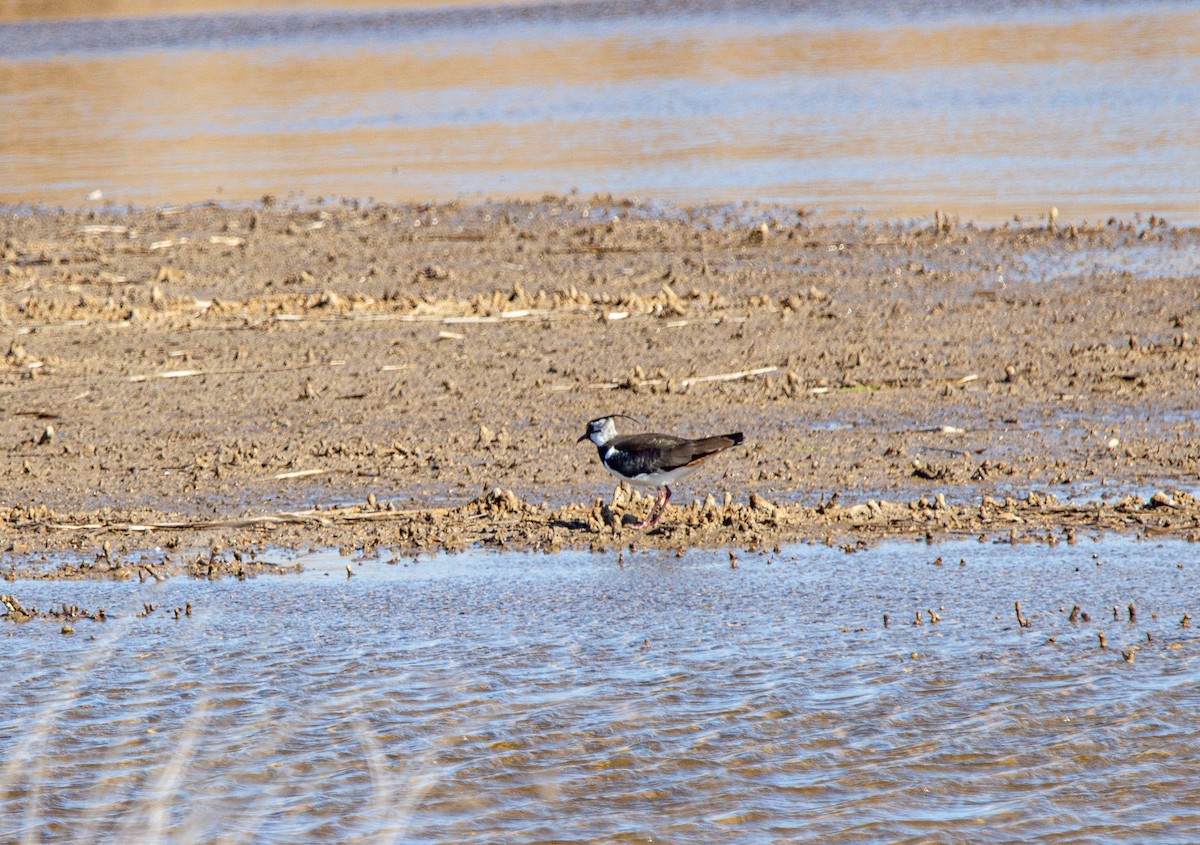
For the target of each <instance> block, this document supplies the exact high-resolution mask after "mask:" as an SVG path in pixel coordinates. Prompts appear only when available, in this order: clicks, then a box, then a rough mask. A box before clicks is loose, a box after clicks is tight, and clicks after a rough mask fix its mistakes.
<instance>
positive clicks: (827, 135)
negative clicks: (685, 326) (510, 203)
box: [0, 0, 1200, 222]
mask: <svg viewBox="0 0 1200 845" xmlns="http://www.w3.org/2000/svg"><path fill="white" fill-rule="evenodd" d="M117 5H118V7H119V8H120V9H121V10H123V11H131V10H132V11H135V12H136V11H137V10H138V9H139V7H138V6H137V4H136V3H133V4H117ZM356 5H359V6H361V5H363V4H356ZM365 5H366V6H367V7H368V8H361V7H359V8H354V7H351V8H338V7H337V6H336V5H335V4H333V3H321V4H315V10H314V9H313V8H312V7H310V9H309V10H306V11H301V12H280V11H278V9H277V8H276V7H273V6H271V4H269V3H268V4H265V5H264V6H263V9H262V10H261V11H259V12H258V13H246V14H229V13H228V7H227V6H224V5H221V4H220V3H219V2H213V3H212V4H209V5H208V6H205V5H204V4H203V3H200V2H195V3H191V2H189V3H185V4H183V5H182V6H180V7H179V8H180V9H182V10H184V11H188V12H193V13H195V14H191V15H189V16H186V17H170V16H167V17H163V16H153V17H107V18H103V19H100V20H86V19H74V20H71V19H68V20H37V19H36V18H37V15H36V14H29V15H28V17H30V18H35V19H34V20H27V21H19V22H15V23H8V24H3V23H0V43H3V44H5V45H6V46H5V48H4V49H3V50H0V109H2V110H3V112H4V114H5V115H6V120H5V121H4V122H3V125H2V128H0V201H2V202H10V203H11V202H20V201H41V202H50V203H64V204H68V205H79V204H81V203H82V202H83V201H84V197H85V196H86V195H87V194H88V193H89V192H91V191H93V190H100V191H102V192H103V193H104V195H105V197H107V198H108V199H111V200H114V201H116V202H119V203H124V202H135V203H159V202H187V201H197V200H203V199H211V198H217V199H225V200H249V199H257V198H258V197H260V196H261V195H263V194H264V193H275V194H280V195H287V194H292V195H306V196H308V197H310V198H311V197H315V196H319V195H338V196H353V197H375V198H377V199H381V200H414V199H415V200H422V199H431V198H453V197H459V196H465V197H474V196H480V195H488V196H496V195H505V196H528V195H538V194H540V193H542V192H544V191H552V192H558V193H563V192H566V191H569V190H571V189H579V190H581V191H583V192H585V193H591V192H595V191H600V192H609V191H611V192H615V193H618V194H636V195H642V196H652V197H657V198H662V199H668V200H680V201H692V202H695V201H710V200H729V199H760V200H780V201H784V202H789V203H797V204H802V205H805V206H809V207H816V208H817V209H819V210H822V211H826V212H830V213H842V214H844V213H846V212H847V211H853V210H865V211H866V212H868V213H871V214H888V215H896V214H920V215H926V214H928V213H930V212H931V210H932V209H933V208H935V207H942V208H944V209H947V210H949V211H951V212H957V213H959V214H961V215H963V216H964V217H971V218H976V219H985V220H986V219H991V220H998V219H1003V218H1005V217H1007V216H1008V215H1011V214H1013V213H1014V212H1021V213H1025V214H1030V213H1039V214H1040V213H1044V212H1045V210H1046V209H1047V208H1048V207H1049V205H1050V204H1057V205H1058V206H1059V207H1060V209H1061V211H1062V213H1063V219H1065V220H1074V219H1079V218H1081V217H1089V216H1090V217H1091V218H1092V219H1093V220H1094V219H1096V218H1099V217H1106V216H1108V215H1110V214H1125V215H1128V214H1129V213H1132V212H1134V211H1143V212H1157V213H1160V214H1166V215H1167V216H1168V218H1169V219H1171V220H1172V221H1174V222H1184V221H1191V222H1200V201H1197V199H1196V194H1195V191H1194V185H1195V184H1196V182H1197V177H1200V141H1197V138H1198V137H1200V133H1198V132H1197V130H1198V129H1200V117H1198V115H1200V84H1198V83H1200V10H1198V9H1197V8H1196V7H1195V5H1194V4H1187V3H1143V2H1127V3H1090V2H1078V3H1072V2H1068V3H1056V4H1040V3H1036V2H1022V0H1011V2H996V3H993V4H989V5H987V6H986V7H983V8H982V9H981V8H980V7H979V6H977V5H976V4H961V5H958V4H954V3H947V2H934V0H928V2H910V3H908V4H903V5H901V6H899V7H897V6H895V5H893V4H884V3H875V2H872V0H865V2H860V3H857V4H849V5H841V4H833V3H822V2H809V3H804V2H788V0H749V2H741V3H727V2H721V1H720V0H693V2H684V0H679V1H678V2H667V0H663V2H655V3H634V2H624V1H623V0H600V2H579V3H548V4H530V5H520V4H514V3H509V4H500V5H488V6H463V5H462V4H444V5H440V6H437V7H433V8H401V9H394V8H391V9H379V8H370V6H371V5H372V4H370V3H368V4H365ZM75 6H76V8H81V7H87V6H88V4H86V3H78V4H75ZM0 8H5V9H12V8H13V7H11V6H3V7H0ZM15 8H16V9H17V13H16V14H14V13H13V12H11V11H9V12H8V13H7V14H5V15H4V16H3V17H0V20H9V21H12V20H14V19H15V18H19V17H20V14H19V12H20V9H21V6H20V5H18V6H17V7H15ZM91 8H93V9H95V10H96V11H97V12H103V11H105V10H106V8H107V6H106V5H105V4H99V3H96V4H92V6H91ZM205 9H208V10H209V12H208V13H207V14H203V13H200V12H203V11H204V10H205Z"/></svg>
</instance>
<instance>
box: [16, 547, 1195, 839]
mask: <svg viewBox="0 0 1200 845" xmlns="http://www.w3.org/2000/svg"><path fill="white" fill-rule="evenodd" d="M739 557H740V559H739V560H738V561H737V567H736V568H732V567H731V565H730V558H729V556H728V554H727V553H726V552H689V553H687V554H685V555H683V556H682V557H680V558H677V557H676V556H674V555H664V554H662V553H628V552H627V553H626V554H625V555H624V559H623V560H621V559H618V558H614V557H612V556H609V555H588V554H564V555H559V556H554V557H551V556H540V555H528V556H526V555H507V554H506V555H497V554H469V555H463V556H455V557H446V558H439V559H436V560H422V561H421V562H420V563H413V562H412V561H411V560H404V561H401V562H397V563H391V564H389V563H387V562H383V561H371V562H367V563H361V564H354V569H355V572H356V573H357V574H356V576H355V577H353V578H349V579H348V578H347V577H346V574H345V564H346V561H345V560H343V559H339V558H337V557H336V556H321V555H314V556H310V557H308V558H306V559H305V561H304V562H305V564H306V572H305V573H304V574H301V575H288V576H280V577H261V578H259V579H257V580H252V581H248V582H244V583H239V582H236V581H229V582H215V583H209V582H193V581H186V580H172V581H168V582H165V583H162V584H159V585H156V586H153V587H150V586H140V585H136V584H112V583H94V584H93V583H83V584H80V583H46V582H15V583H9V584H7V585H6V587H5V591H6V592H11V593H15V594H17V595H18V596H19V598H20V599H21V600H22V601H23V602H24V603H25V604H26V605H36V606H40V607H42V608H46V607H48V606H50V605H54V604H58V603H60V602H62V601H69V602H75V603H79V604H81V605H84V606H87V607H88V608H89V609H93V610H94V609H95V607H96V606H104V607H105V608H106V610H107V611H108V613H109V615H110V619H109V621H108V622H105V623H94V622H89V621H81V622H79V623H76V629H77V633H76V634H75V635H74V636H63V635H62V634H60V633H59V628H60V625H59V624H57V623H50V622H45V621H34V622H29V623H26V624H24V625H19V626H18V625H13V624H11V623H8V622H0V639H2V642H3V650H4V654H5V682H4V684H3V686H0V795H2V796H3V801H2V802H0V840H2V841H5V842H10V841H18V842H19V841H25V842H40V841H134V840H136V841H140V842H154V841H171V842H331V841H346V842H349V841H354V842H414V843H415V842H422V843H426V842H447V843H450V842H455V843H461V842H480V843H483V842H503V841H508V842H517V841H519V842H595V841H632V842H649V841H656V842H687V843H695V842H728V841H743V842H765V841H801V842H934V841H936V842H1015V841H1030V842H1033V841H1036V842H1055V843H1064V842H1080V843H1082V842H1102V841H1109V842H1112V841H1137V842H1185V841H1197V837H1200V784H1198V782H1197V780H1196V778H1195V776H1194V773H1195V771H1196V770H1197V767H1198V766H1200V721H1198V720H1197V718H1196V712H1197V706H1198V705H1200V692H1198V690H1197V685H1196V674H1197V669H1198V668H1200V666H1198V664H1200V638H1198V637H1197V635H1196V628H1192V627H1183V626H1182V625H1181V624H1180V621H1181V619H1182V617H1183V616H1184V614H1185V613H1192V614H1197V608H1198V606H1197V604H1196V602H1197V572H1200V554H1197V552H1196V549H1195V547H1194V546H1193V545H1189V544H1186V543H1182V542H1169V543H1162V544H1160V543H1155V542H1135V541H1132V540H1105V541H1103V542H1093V541H1092V540H1090V539H1082V538H1081V540H1080V542H1079V544H1078V545H1073V546H1068V545H1059V546H1057V547H1053V548H1050V547H1046V546H1034V545H1021V546H1009V545H994V544H980V543H975V542H956V543H945V544H939V545H933V546H926V545H925V544H923V543H911V542H895V543H889V544H886V545H884V546H882V547H879V548H876V549H872V550H868V551H863V552H859V553H855V554H847V553H845V552H842V551H840V550H837V549H831V548H824V547H798V548H793V549H788V550H784V551H783V552H782V553H776V554H771V555H758V554H751V553H747V552H742V553H740V555H739ZM938 559H940V561H941V563H940V565H936V564H935V561H936V560H938ZM960 562H961V563H960ZM1016 600H1020V601H1021V608H1022V613H1023V614H1024V615H1025V616H1026V617H1027V618H1028V619H1029V620H1030V625H1031V627H1029V628H1022V627H1020V626H1019V625H1018V624H1017V622H1016V619H1015V613H1014V607H1013V602H1014V601H1016ZM146 602H151V603H153V604H155V605H156V609H155V610H154V611H153V612H152V613H151V614H150V615H148V616H140V617H139V616H138V615H137V614H138V613H140V612H142V611H143V605H144V603H146ZM186 602H191V604H192V605H193V615H192V616H191V617H190V618H189V617H187V616H184V617H183V618H181V619H178V620H176V619H174V618H173V617H174V613H173V609H174V608H175V607H180V606H183V605H184V604H185V603H186ZM1076 604H1078V605H1079V606H1080V607H1081V608H1082V609H1083V610H1084V611H1086V612H1087V613H1089V614H1090V617H1091V618H1090V621H1086V622H1082V621H1081V622H1077V623H1071V622H1069V621H1068V614H1069V612H1070V609H1071V608H1072V606H1073V605H1076ZM1130 604H1133V605H1134V606H1135V612H1136V618H1135V620H1134V621H1130V620H1129V610H1128V606H1129V605H1130ZM1114 606H1116V607H1117V609H1118V610H1117V614H1118V616H1119V617H1120V618H1119V619H1114V613H1113V607H1114ZM931 609H932V610H933V611H934V612H935V613H937V614H938V615H939V616H940V621H937V622H933V621H931V616H930V612H929V611H930V610H931ZM918 611H920V612H921V615H922V618H923V622H924V624H921V625H914V624H912V622H913V620H914V618H915V615H916V613H917V612H918ZM885 613H887V614H889V616H890V625H889V627H886V628H885V627H884V625H883V614H885ZM1197 615H1200V614H1197ZM1100 632H1103V633H1104V634H1105V636H1106V638H1107V643H1108V647H1107V649H1101V648H1100V647H1099V645H1098V636H1097V635H1098V633H1100ZM1148 636H1149V637H1152V639H1149V638H1148ZM1134 645H1136V646H1139V648H1138V650H1137V651H1136V653H1135V654H1134V660H1133V662H1132V663H1131V662H1127V661H1126V660H1125V659H1124V658H1123V656H1122V653H1121V652H1122V650H1127V649H1129V647H1130V646H1134Z"/></svg>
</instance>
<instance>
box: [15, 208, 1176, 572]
mask: <svg viewBox="0 0 1200 845" xmlns="http://www.w3.org/2000/svg"><path fill="white" fill-rule="evenodd" d="M2 246H3V255H2V256H0V257H2V259H3V271H4V283H3V285H2V286H0V352H3V353H4V357H3V359H2V360H0V393H2V394H3V405H2V407H3V412H2V413H0V443H2V444H3V446H2V448H3V449H4V450H5V451H6V452H7V458H6V460H5V461H4V462H2V463H0V482H2V485H3V489H4V491H5V495H4V500H3V501H0V542H2V545H0V549H3V552H2V556H0V567H2V568H3V571H5V572H6V573H8V574H9V576H10V577H15V576H16V575H17V574H31V573H34V572H37V573H41V574H46V573H51V574H54V575H57V577H80V576H81V577H97V576H99V577H148V576H147V571H149V573H150V575H162V574H167V573H172V572H184V571H186V572H190V573H191V574H193V575H197V576H200V577H210V576H215V575H219V574H238V572H239V571H240V572H243V573H245V574H255V571H256V570H254V569H253V566H252V564H253V561H254V557H255V552H256V551H257V550H261V549H264V548H267V547H275V548H285V549H288V548H291V549H302V548H309V547H341V548H344V549H346V550H361V551H366V552H373V551H380V552H381V553H382V552H384V551H387V550H391V551H393V552H395V553H397V554H407V553H410V552H419V551H422V550H437V549H451V550H452V549H461V548H464V547H468V546H472V545H485V546H495V547H505V548H538V549H546V550H555V549H562V548H584V549H588V548H594V549H617V548H629V547H630V546H631V545H632V546H633V547H641V548H650V547H658V548H668V549H675V548H680V547H689V546H695V545H704V546H729V547H731V548H738V549H762V550H770V549H772V548H774V547H775V546H777V545H779V544H782V543H788V542H795V541H804V540H816V541H820V542H833V543H838V544H843V545H846V546H847V547H850V548H853V547H854V546H855V545H856V544H858V543H860V542H873V541H875V540H876V539H879V538H885V537H894V536H914V537H929V538H931V539H932V538H936V537H939V536H949V535H977V534H978V535H985V536H987V537H993V538H1001V539H1014V540H1020V539H1038V540H1049V541H1051V542H1057V541H1060V540H1068V541H1069V539H1070V538H1071V537H1072V536H1073V535H1074V534H1075V533H1076V532H1083V531H1092V530H1098V531H1122V532H1139V533H1144V534H1147V535H1172V536H1180V537H1188V538H1191V539H1195V538H1196V536H1197V535H1198V533H1200V506H1198V505H1197V502H1196V499H1195V498H1194V497H1193V496H1192V495H1191V494H1192V493H1194V492H1195V491H1196V487H1197V485H1196V478H1197V472H1198V471H1200V439H1198V438H1197V423H1196V421H1197V419H1198V417H1197V411H1198V408H1197V398H1196V397H1197V396H1198V395H1200V393H1198V391H1197V387H1198V385H1197V373H1198V372H1200V350H1198V349H1197V343H1196V336H1195V335H1196V333H1197V332H1198V331H1200V286H1198V285H1197V284H1196V281H1197V277H1196V269H1195V268H1196V263H1195V261H1194V260H1191V259H1193V258H1194V257H1195V256H1198V255H1200V231H1197V230H1189V229H1176V228H1173V227H1171V226H1169V225H1166V224H1164V223H1162V221H1159V220H1156V219H1153V218H1151V219H1149V220H1126V221H1118V220H1111V221H1109V220H1106V221H1099V222H1097V221H1092V222H1090V223H1089V222H1086V221H1076V222H1073V223H1070V222H1062V221H1059V223H1058V225H1057V226H1055V227H1053V228H1051V227H1049V226H1047V225H1046V222H1045V221H1036V222H1033V223H1029V222H1018V221H1014V222H1013V223H1011V224H1009V225H1006V226H1002V227H994V228H981V227H976V226H972V225H969V224H968V225H963V224H957V225H956V224H955V223H954V222H952V221H947V220H944V219H942V220H939V221H936V222H935V220H934V219H933V217H932V215H931V217H930V219H929V220H927V221H913V222H904V223H894V224H879V223H869V222H861V221H853V222H824V221H814V220H810V219H809V218H807V217H806V216H805V215H804V213H803V212H798V211H796V210H794V209H787V208H773V207H765V206H764V207H758V206H750V207H738V208H733V209H731V208H723V209H668V208H662V207H658V206H647V205H637V204H632V203H622V202H617V201H612V200H608V199H599V198H592V199H584V198H576V197H571V198H548V199H546V200H543V201H542V202H538V203H480V204H458V203H454V204H446V205H438V206H385V205H361V204H357V203H348V202H347V203H326V204H323V205H321V206H319V207H316V208H309V209H286V208H278V207H276V206H274V205H273V204H270V203H265V204H263V205H261V206H259V207H254V208H222V207H217V206H204V207H197V208H185V209H164V210H153V211H129V210H111V211H108V212H94V211H79V212H53V211H45V210H39V211H29V210H26V209H19V210H11V209H10V210H9V211H8V212H7V213H6V214H5V216H4V223H3V238H2ZM618 411H619V412H622V413H626V414H631V415H634V416H636V417H639V418H640V419H641V420H643V421H644V426H645V427H646V428H653V429H655V430H662V431H671V432H678V433H682V434H693V435H706V434H712V433H715V432H720V431H726V430H743V431H745V432H746V435H747V444H746V445H745V446H743V447H740V448H738V449H735V450H731V451H730V452H728V453H726V454H723V455H721V456H719V457H718V458H717V459H715V460H713V461H712V462H710V463H709V464H708V465H706V466H705V467H704V468H702V469H701V470H700V471H699V472H697V473H696V474H695V475H694V476H692V477H691V478H689V479H688V480H687V481H686V482H685V483H684V484H683V485H682V486H681V487H680V488H679V489H678V490H677V492H676V498H675V500H674V502H679V503H680V505H682V507H679V508H676V507H674V503H673V506H672V507H671V509H670V510H669V511H668V513H667V515H666V517H664V520H663V522H662V524H661V526H660V529H659V530H657V531H654V532H650V533H642V532H638V531H636V530H635V529H633V528H631V527H628V526H626V527H624V528H621V519H622V514H623V512H624V511H628V512H629V513H628V515H627V516H626V519H631V518H633V517H634V516H635V515H637V516H639V517H640V515H642V514H643V513H644V512H645V510H646V509H647V508H648V507H649V501H648V500H642V501H635V502H634V503H633V504H632V505H629V506H628V507H627V508H617V509H616V510H613V509H612V508H611V507H606V505H607V503H609V502H610V501H611V499H612V494H613V491H614V484H613V479H612V478H611V476H609V475H608V474H607V473H606V472H604V471H603V469H602V468H601V466H600V465H599V462H598V460H597V457H596V451H595V449H594V447H591V446H590V445H589V444H577V443H576V442H575V441H576V438H577V437H578V435H579V434H580V433H581V432H582V431H583V425H584V422H585V421H586V420H588V419H590V418H592V417H595V416H598V415H600V414H604V413H610V412H618ZM40 559H41V560H40ZM47 561H50V562H49V563H47ZM247 566H251V568H250V569H249V570H247V569H246V567H247ZM239 567H240V570H239Z"/></svg>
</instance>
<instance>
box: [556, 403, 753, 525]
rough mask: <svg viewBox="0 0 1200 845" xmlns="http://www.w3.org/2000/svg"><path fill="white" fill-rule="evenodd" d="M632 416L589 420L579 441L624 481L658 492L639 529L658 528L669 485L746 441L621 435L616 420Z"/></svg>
mask: <svg viewBox="0 0 1200 845" xmlns="http://www.w3.org/2000/svg"><path fill="white" fill-rule="evenodd" d="M618 417H624V418H625V419H630V420H632V419H633V417H630V416H627V415H625V414H609V415H608V416H605V417H597V418H596V419H594V420H590V421H589V422H588V424H587V430H586V431H585V432H584V433H583V435H582V436H581V437H580V438H579V440H578V441H577V442H579V443H582V442H583V441H585V440H591V441H592V442H593V443H594V444H596V449H597V450H598V451H599V452H600V463H602V464H604V468H605V469H606V470H608V471H609V472H611V473H612V474H613V475H615V476H616V477H617V478H619V479H621V480H622V481H624V482H626V483H628V484H632V485H633V486H635V487H642V488H646V489H654V488H657V490H658V498H657V499H656V500H655V502H654V507H653V508H651V510H650V514H649V515H648V516H647V517H646V518H645V519H644V520H642V522H641V524H640V525H638V528H641V529H643V530H645V529H649V528H653V527H655V526H656V525H658V521H659V519H661V518H662V514H663V511H664V510H665V509H666V507H667V503H668V502H670V501H671V487H670V485H672V484H674V483H675V482H677V481H679V479H681V478H683V477H684V476H685V475H688V474H690V473H691V472H692V471H693V470H695V469H696V467H698V466H699V465H700V463H701V462H702V461H704V460H705V459H706V458H709V457H712V456H713V455H715V454H717V453H718V452H722V451H724V450H726V449H728V448H730V447H731V446H737V445H738V444H739V443H741V442H742V440H743V439H744V437H743V435H742V432H740V431H735V432H732V433H730V434H721V435H718V436H716V437H700V438H697V439H695V440H691V439H688V438H686V437H677V436H676V435H673V434H656V433H652V432H647V433H644V434H625V435H622V434H618V433H617V423H616V419H617V418H618Z"/></svg>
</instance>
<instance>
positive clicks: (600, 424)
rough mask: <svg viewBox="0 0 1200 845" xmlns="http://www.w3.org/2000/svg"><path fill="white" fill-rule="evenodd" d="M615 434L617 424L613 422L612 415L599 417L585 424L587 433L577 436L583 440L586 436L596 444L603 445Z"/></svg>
mask: <svg viewBox="0 0 1200 845" xmlns="http://www.w3.org/2000/svg"><path fill="white" fill-rule="evenodd" d="M616 436H617V424H616V423H615V422H613V418H612V417H600V418H599V419H595V420H592V421H591V422H589V423H588V424H587V433H586V434H584V436H583V437H581V438H579V439H580V440H583V439H584V438H587V439H588V440H591V441H592V442H593V443H595V444H596V445H597V446H603V445H604V444H605V443H607V442H608V441H610V440H612V439H613V438H614V437H616Z"/></svg>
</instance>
